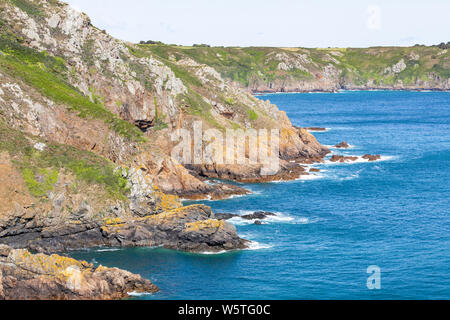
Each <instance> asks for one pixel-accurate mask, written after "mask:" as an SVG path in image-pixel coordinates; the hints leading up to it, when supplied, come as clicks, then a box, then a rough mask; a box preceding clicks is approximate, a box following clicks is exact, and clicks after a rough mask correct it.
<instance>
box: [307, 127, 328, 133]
mask: <svg viewBox="0 0 450 320" xmlns="http://www.w3.org/2000/svg"><path fill="white" fill-rule="evenodd" d="M305 129H306V130H308V131H314V132H315V131H319V132H320V131H327V128H319V127H309V128H305Z"/></svg>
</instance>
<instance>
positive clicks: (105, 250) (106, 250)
mask: <svg viewBox="0 0 450 320" xmlns="http://www.w3.org/2000/svg"><path fill="white" fill-rule="evenodd" d="M119 250H120V249H117V248H105V249H97V250H95V252H112V251H119Z"/></svg>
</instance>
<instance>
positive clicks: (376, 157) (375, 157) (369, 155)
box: [363, 154, 381, 162]
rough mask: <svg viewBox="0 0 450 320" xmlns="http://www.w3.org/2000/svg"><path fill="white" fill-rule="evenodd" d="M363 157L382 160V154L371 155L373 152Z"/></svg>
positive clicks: (370, 159)
mask: <svg viewBox="0 0 450 320" xmlns="http://www.w3.org/2000/svg"><path fill="white" fill-rule="evenodd" d="M363 159H366V160H369V161H370V162H371V161H377V160H381V155H379V154H376V155H371V154H366V155H364V156H363Z"/></svg>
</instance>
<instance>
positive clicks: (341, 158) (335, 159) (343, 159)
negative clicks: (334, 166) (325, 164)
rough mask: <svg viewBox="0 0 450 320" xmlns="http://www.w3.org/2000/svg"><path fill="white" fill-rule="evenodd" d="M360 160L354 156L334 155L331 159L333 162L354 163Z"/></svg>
mask: <svg viewBox="0 0 450 320" xmlns="http://www.w3.org/2000/svg"><path fill="white" fill-rule="evenodd" d="M356 160H358V157H353V156H340V155H334V156H332V157H331V159H330V161H331V162H342V163H343V162H354V161H356Z"/></svg>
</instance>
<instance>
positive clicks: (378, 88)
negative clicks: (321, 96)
mask: <svg viewBox="0 0 450 320" xmlns="http://www.w3.org/2000/svg"><path fill="white" fill-rule="evenodd" d="M340 91H436V92H450V89H448V88H439V87H430V88H427V87H407V88H402V87H398V88H393V87H351V88H345V87H342V88H338V89H328V88H326V87H324V88H321V89H314V90H307V89H301V88H299V89H273V90H272V89H267V90H261V91H259V90H250V92H251V93H252V94H254V95H263V94H274V93H339V92H340Z"/></svg>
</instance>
